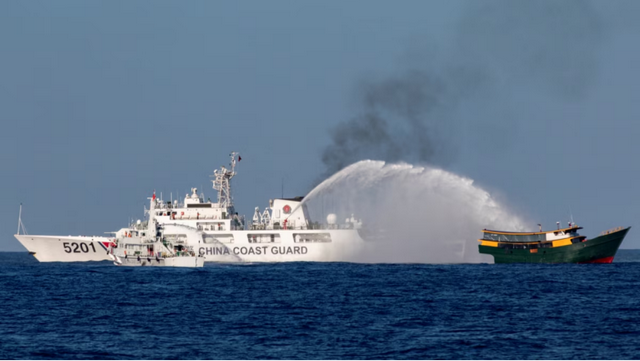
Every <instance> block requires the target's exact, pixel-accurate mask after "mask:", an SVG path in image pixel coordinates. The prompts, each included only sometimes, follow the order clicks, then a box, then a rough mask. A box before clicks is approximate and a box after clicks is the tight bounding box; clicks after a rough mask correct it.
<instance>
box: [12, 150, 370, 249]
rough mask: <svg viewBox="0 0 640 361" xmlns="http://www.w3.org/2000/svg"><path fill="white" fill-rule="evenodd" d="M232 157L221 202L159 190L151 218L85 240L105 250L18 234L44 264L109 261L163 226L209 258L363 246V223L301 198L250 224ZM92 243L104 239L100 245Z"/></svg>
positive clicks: (218, 182)
mask: <svg viewBox="0 0 640 361" xmlns="http://www.w3.org/2000/svg"><path fill="white" fill-rule="evenodd" d="M230 158H231V161H230V163H229V167H224V166H223V167H221V168H220V169H218V170H215V171H214V174H213V179H212V183H213V189H215V190H216V192H217V201H216V202H212V201H210V200H206V201H205V199H204V195H203V194H198V190H197V189H196V188H192V189H191V194H186V195H185V197H184V199H183V202H179V201H178V200H175V201H173V202H171V201H168V202H165V201H164V200H162V199H159V198H157V197H156V195H155V192H154V194H153V196H152V197H151V198H150V203H149V209H148V211H147V214H148V218H147V220H146V221H144V222H142V221H138V222H136V223H135V224H132V225H130V226H129V227H127V228H122V229H121V230H119V231H117V232H115V233H114V235H115V236H114V237H100V238H99V239H95V240H94V239H93V238H92V239H84V238H83V239H82V240H81V242H83V243H87V245H86V247H93V248H90V250H93V249H96V250H99V251H100V252H89V253H87V254H84V253H80V254H78V253H75V252H71V253H69V252H66V250H64V249H62V244H63V243H69V242H74V241H77V240H71V239H70V238H69V237H55V236H28V235H16V238H17V239H18V240H19V241H20V242H21V243H22V244H23V245H24V246H25V247H26V248H27V249H28V250H29V251H30V252H31V253H32V254H34V256H35V257H36V258H37V259H38V260H40V261H42V262H47V261H67V262H69V261H87V260H103V259H105V260H108V259H110V256H109V253H110V251H111V250H110V247H114V246H115V245H116V244H118V243H120V241H119V240H123V239H124V240H126V241H128V238H132V237H149V235H150V234H152V233H155V232H156V230H157V229H158V228H160V229H162V232H163V237H164V239H165V240H168V241H169V242H170V243H171V244H172V246H175V247H179V249H180V250H182V251H186V252H193V254H195V255H197V256H202V257H204V259H205V261H208V262H286V261H344V260H348V259H351V256H352V255H353V254H354V253H355V252H358V251H359V250H360V247H361V245H362V243H363V241H362V239H361V238H360V236H359V234H358V228H359V227H360V222H359V221H357V220H356V219H354V218H353V217H351V218H349V219H347V220H346V222H345V223H344V224H340V225H338V224H337V222H336V216H335V215H334V214H330V215H328V217H327V222H326V223H324V224H320V223H314V222H311V221H310V219H309V216H308V212H307V208H306V206H305V205H304V202H303V199H302V198H301V197H298V198H280V199H272V200H270V201H269V205H268V207H266V208H265V209H264V210H263V211H260V209H259V208H258V207H256V208H255V210H254V214H253V217H252V219H251V221H250V224H247V223H248V222H246V221H245V217H244V216H241V215H239V214H238V213H237V212H236V210H235V207H234V204H233V196H232V187H231V179H232V178H233V177H234V176H235V175H236V171H235V168H236V164H237V161H238V160H239V159H241V158H240V157H239V155H238V154H237V153H235V152H232V153H231V154H230ZM78 242H79V241H78ZM89 242H97V243H99V246H100V248H97V247H96V245H95V244H93V243H89ZM176 249H178V248H175V249H171V250H169V251H171V252H175V251H176ZM87 256H91V257H87ZM88 258H89V259H88Z"/></svg>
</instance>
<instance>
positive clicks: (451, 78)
mask: <svg viewBox="0 0 640 361" xmlns="http://www.w3.org/2000/svg"><path fill="white" fill-rule="evenodd" d="M455 33H456V35H454V36H452V38H453V39H454V41H453V43H454V44H455V45H454V46H451V47H449V49H450V50H449V51H447V52H446V54H445V56H444V57H442V56H440V57H438V58H443V59H445V60H446V61H445V62H443V63H442V64H440V65H429V66H426V65H425V66H418V67H415V68H412V69H406V70H403V71H401V72H400V73H398V74H393V75H391V76H388V77H384V78H381V79H367V80H365V81H363V82H362V83H361V84H360V85H359V86H358V87H356V88H357V92H358V96H357V103H358V107H357V108H358V109H359V111H358V113H357V114H355V115H354V116H353V117H352V118H350V119H348V120H346V121H343V122H341V123H340V124H338V125H337V126H336V127H335V128H333V129H332V130H331V139H332V142H331V144H330V145H329V146H327V147H326V149H325V150H324V152H323V153H322V161H323V163H324V164H325V166H326V174H325V176H328V175H331V174H333V173H335V172H337V171H339V170H340V169H342V168H344V167H345V166H347V165H349V164H351V163H354V162H356V161H358V160H361V159H379V160H384V161H391V162H395V161H407V162H421V163H428V164H432V165H437V166H446V165H447V164H449V163H450V162H451V161H453V160H454V159H455V156H456V147H457V145H458V144H459V143H460V141H461V140H460V139H459V131H460V127H461V125H462V124H464V123H465V122H482V121H483V119H479V118H474V117H471V119H464V120H461V119H459V118H458V117H459V116H460V114H467V116H468V115H469V114H473V107H474V106H475V104H477V102H474V99H476V98H478V97H479V96H481V98H482V102H483V104H484V106H490V107H496V108H499V107H501V106H503V102H504V99H503V98H502V97H501V96H500V94H505V93H506V92H509V91H519V90H521V89H527V91H531V89H536V91H537V92H538V93H544V94H548V95H549V96H552V97H558V98H563V99H566V100H568V101H571V100H578V99H581V98H582V97H583V96H584V95H585V94H586V93H587V91H588V89H589V87H590V86H591V85H592V84H593V83H594V80H595V78H596V76H597V68H598V64H597V63H598V58H597V54H598V51H599V49H600V44H601V40H602V38H603V34H604V31H603V24H602V20H601V19H600V17H599V16H598V13H597V12H596V10H595V9H594V8H593V6H592V4H591V3H590V2H588V1H582V0H562V1H558V0H537V1H518V0H495V1H482V2H468V3H467V7H466V8H465V9H464V11H463V12H462V15H461V17H460V20H459V22H458V25H457V29H456V30H455ZM431 55H433V54H431ZM426 56H429V54H426ZM431 58H436V57H435V56H431V57H429V60H430V59H431ZM423 63H424V64H427V63H430V64H433V62H432V61H428V59H424V62H423ZM465 108H467V109H465ZM461 109H463V110H464V111H463V112H461V111H460V110H461ZM509 121H512V120H511V119H500V120H497V123H498V124H500V123H501V122H502V123H505V122H509ZM491 122H493V124H495V122H496V120H495V119H492V120H491Z"/></svg>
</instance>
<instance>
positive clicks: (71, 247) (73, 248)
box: [62, 242, 96, 253]
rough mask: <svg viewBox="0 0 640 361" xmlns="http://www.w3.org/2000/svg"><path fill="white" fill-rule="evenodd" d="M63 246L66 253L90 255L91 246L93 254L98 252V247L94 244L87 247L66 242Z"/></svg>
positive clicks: (83, 244) (82, 244)
mask: <svg viewBox="0 0 640 361" xmlns="http://www.w3.org/2000/svg"><path fill="white" fill-rule="evenodd" d="M62 245H63V246H64V251H65V252H67V253H88V252H89V246H91V249H92V250H93V253H95V252H96V247H95V246H94V245H93V243H89V245H87V244H86V243H76V242H73V243H69V242H64V243H63V244H62Z"/></svg>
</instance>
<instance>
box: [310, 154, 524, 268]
mask: <svg viewBox="0 0 640 361" xmlns="http://www.w3.org/2000/svg"><path fill="white" fill-rule="evenodd" d="M304 203H305V204H306V206H307V209H308V210H309V213H310V216H311V218H312V219H316V220H320V219H324V218H325V217H326V215H327V214H329V213H335V214H337V215H338V217H339V219H345V218H347V217H350V216H351V214H354V216H355V217H356V218H359V219H362V221H363V224H364V227H363V228H364V230H363V234H367V233H369V234H368V236H367V237H366V238H367V242H365V244H364V246H363V248H362V250H360V251H359V252H356V254H355V256H353V257H354V258H353V259H350V261H354V262H394V263H405V262H406V263H478V262H487V263H490V262H492V257H490V256H485V255H480V254H479V253H478V241H477V240H478V238H479V237H480V236H481V230H482V229H483V228H488V229H503V230H515V231H521V230H525V226H524V224H525V223H524V222H523V221H522V220H521V219H520V218H519V217H517V216H515V215H513V214H512V213H510V211H509V210H508V209H506V208H505V207H504V206H503V205H501V204H499V203H498V202H497V201H496V200H495V199H493V198H492V197H491V195H490V194H489V193H488V192H486V191H485V190H483V189H481V188H479V187H477V186H475V185H474V184H473V180H472V179H469V178H465V177H461V176H459V175H456V174H454V173H451V172H447V171H445V170H442V169H438V168H431V167H422V166H420V167H417V166H413V165H410V164H406V163H398V164H387V163H385V162H383V161H372V160H363V161H360V162H357V163H354V164H352V165H350V166H348V167H346V168H344V169H343V170H341V171H339V172H338V173H336V174H334V175H333V176H331V177H330V178H328V179H326V180H325V181H324V182H322V183H321V184H319V185H318V186H317V187H316V188H314V189H313V190H312V191H311V192H310V193H309V194H308V195H307V197H305V200H304Z"/></svg>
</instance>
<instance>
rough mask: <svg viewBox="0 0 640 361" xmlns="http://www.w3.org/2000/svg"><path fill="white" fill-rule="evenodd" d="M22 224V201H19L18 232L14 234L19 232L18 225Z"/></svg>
mask: <svg viewBox="0 0 640 361" xmlns="http://www.w3.org/2000/svg"><path fill="white" fill-rule="evenodd" d="M21 224H22V203H20V212H18V232H17V233H16V234H18V235H19V234H20V225H21Z"/></svg>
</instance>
